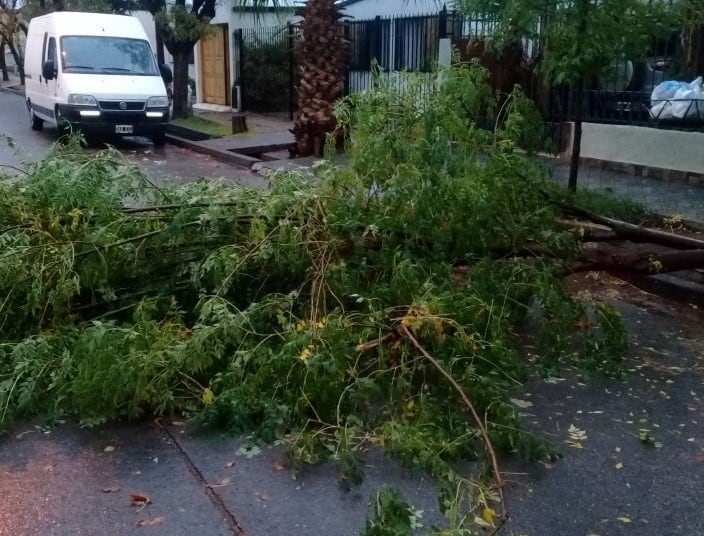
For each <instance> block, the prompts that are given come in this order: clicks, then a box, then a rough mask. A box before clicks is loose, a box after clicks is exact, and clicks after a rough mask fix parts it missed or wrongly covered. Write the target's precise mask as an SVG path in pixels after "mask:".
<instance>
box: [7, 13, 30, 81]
mask: <svg viewBox="0 0 704 536" xmlns="http://www.w3.org/2000/svg"><path fill="white" fill-rule="evenodd" d="M22 29H24V31H25V33H26V31H27V30H26V27H24V28H23V26H22V24H21V19H20V11H19V8H18V0H0V44H1V46H0V53H1V54H2V62H3V65H4V63H5V46H7V48H8V49H9V50H10V54H12V58H13V59H14V60H15V65H16V66H17V73H18V74H19V76H20V84H24V55H23V53H22V48H21V47H20V44H19V33H20V31H21V30H22ZM6 74H7V66H5V68H4V69H3V79H4V78H5V75H6Z"/></svg>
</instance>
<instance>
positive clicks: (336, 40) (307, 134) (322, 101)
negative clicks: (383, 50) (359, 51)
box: [292, 0, 349, 156]
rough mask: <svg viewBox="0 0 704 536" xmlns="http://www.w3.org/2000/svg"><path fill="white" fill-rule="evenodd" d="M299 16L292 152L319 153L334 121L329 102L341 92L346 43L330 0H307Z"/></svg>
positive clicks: (332, 1)
mask: <svg viewBox="0 0 704 536" xmlns="http://www.w3.org/2000/svg"><path fill="white" fill-rule="evenodd" d="M303 17H304V19H303V23H302V25H301V36H300V39H299V41H298V46H297V47H296V53H297V55H298V64H299V80H300V81H299V86H298V116H297V118H296V121H295V123H294V127H293V134H294V135H295V137H296V146H295V149H294V150H293V151H292V155H293V156H309V155H313V154H314V155H317V156H320V155H322V152H323V148H324V145H325V137H326V135H327V134H328V133H329V132H333V131H334V130H335V127H336V125H337V120H336V119H335V115H334V113H333V105H334V104H335V101H337V100H338V99H339V98H341V97H342V96H343V95H344V88H345V78H346V76H347V65H348V61H349V60H348V46H347V43H346V41H345V40H344V37H343V35H342V32H341V27H340V23H339V21H340V18H341V14H340V10H339V8H338V7H337V6H336V5H335V1H334V0H308V2H307V3H306V6H305V8H304V11H303Z"/></svg>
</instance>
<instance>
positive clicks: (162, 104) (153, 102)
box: [147, 97, 169, 108]
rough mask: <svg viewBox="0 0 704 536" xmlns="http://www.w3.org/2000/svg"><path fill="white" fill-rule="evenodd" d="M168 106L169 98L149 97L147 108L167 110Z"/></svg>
mask: <svg viewBox="0 0 704 536" xmlns="http://www.w3.org/2000/svg"><path fill="white" fill-rule="evenodd" d="M168 105H169V98H168V97H149V98H148V99H147V108H166V107H167V106H168Z"/></svg>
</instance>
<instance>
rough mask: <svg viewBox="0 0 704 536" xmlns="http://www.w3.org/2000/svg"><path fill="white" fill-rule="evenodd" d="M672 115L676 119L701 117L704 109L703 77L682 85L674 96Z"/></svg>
mask: <svg viewBox="0 0 704 536" xmlns="http://www.w3.org/2000/svg"><path fill="white" fill-rule="evenodd" d="M671 102H672V117H674V118H675V119H699V118H702V117H704V116H702V115H700V110H701V111H704V94H702V77H701V76H698V77H697V78H696V79H695V80H693V81H692V82H690V83H689V84H687V85H686V86H683V87H681V88H680V89H678V90H677V91H675V94H674V95H673V97H672V100H671Z"/></svg>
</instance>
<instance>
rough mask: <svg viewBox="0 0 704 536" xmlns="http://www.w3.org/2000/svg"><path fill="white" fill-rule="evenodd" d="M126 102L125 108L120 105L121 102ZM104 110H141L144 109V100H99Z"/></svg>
mask: <svg viewBox="0 0 704 536" xmlns="http://www.w3.org/2000/svg"><path fill="white" fill-rule="evenodd" d="M121 102H124V103H125V108H121V107H120V103H121ZM98 104H99V105H100V108H101V109H102V110H118V111H123V110H125V111H131V112H133V111H141V110H144V104H145V102H144V101H98Z"/></svg>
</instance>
